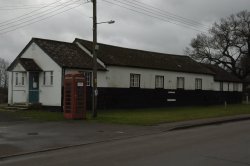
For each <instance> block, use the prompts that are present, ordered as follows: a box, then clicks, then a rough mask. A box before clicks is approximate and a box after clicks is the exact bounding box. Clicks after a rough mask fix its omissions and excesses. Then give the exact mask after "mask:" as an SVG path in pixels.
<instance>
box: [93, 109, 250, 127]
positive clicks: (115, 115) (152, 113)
mask: <svg viewBox="0 0 250 166" xmlns="http://www.w3.org/2000/svg"><path fill="white" fill-rule="evenodd" d="M239 114H250V105H243V104H242V105H228V106H227V108H226V109H225V107H224V106H207V107H178V108H155V109H133V110H112V111H105V112H104V111H99V113H98V117H97V118H96V119H91V118H89V120H90V121H96V122H104V123H118V124H130V125H155V124H160V123H169V122H177V121H186V120H194V119H205V118H214V117H223V116H232V115H239ZM89 117H91V116H90V115H89Z"/></svg>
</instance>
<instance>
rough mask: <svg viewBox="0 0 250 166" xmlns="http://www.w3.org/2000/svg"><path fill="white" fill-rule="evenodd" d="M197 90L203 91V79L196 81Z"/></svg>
mask: <svg viewBox="0 0 250 166" xmlns="http://www.w3.org/2000/svg"><path fill="white" fill-rule="evenodd" d="M195 90H202V79H201V78H196V79H195Z"/></svg>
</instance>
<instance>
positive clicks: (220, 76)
mask: <svg viewBox="0 0 250 166" xmlns="http://www.w3.org/2000/svg"><path fill="white" fill-rule="evenodd" d="M202 65H203V66H205V67H207V68H208V69H210V70H211V71H212V72H214V73H215V76H214V80H215V81H222V82H242V81H241V80H240V79H239V78H237V77H236V76H234V75H233V74H231V73H229V72H227V71H226V70H224V69H222V68H221V67H219V66H216V65H211V64H202Z"/></svg>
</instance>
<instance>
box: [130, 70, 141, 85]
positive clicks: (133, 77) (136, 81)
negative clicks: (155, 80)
mask: <svg viewBox="0 0 250 166" xmlns="http://www.w3.org/2000/svg"><path fill="white" fill-rule="evenodd" d="M140 84H141V75H140V74H134V73H131V74H130V87H131V88H140Z"/></svg>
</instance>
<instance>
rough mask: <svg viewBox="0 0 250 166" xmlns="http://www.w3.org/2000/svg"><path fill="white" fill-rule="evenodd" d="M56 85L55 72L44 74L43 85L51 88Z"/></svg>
mask: <svg viewBox="0 0 250 166" xmlns="http://www.w3.org/2000/svg"><path fill="white" fill-rule="evenodd" d="M53 84H54V75H53V71H45V72H43V85H46V86H51V85H53Z"/></svg>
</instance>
